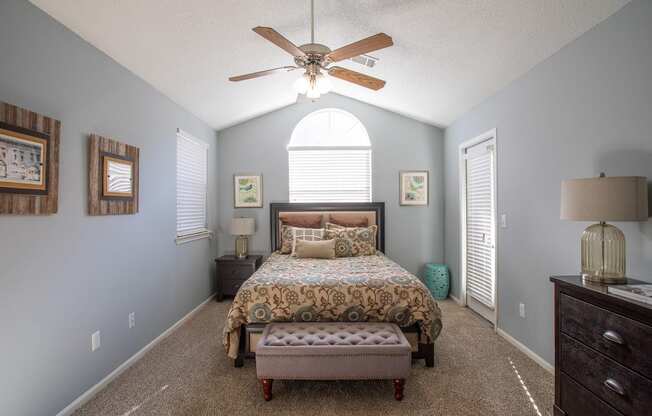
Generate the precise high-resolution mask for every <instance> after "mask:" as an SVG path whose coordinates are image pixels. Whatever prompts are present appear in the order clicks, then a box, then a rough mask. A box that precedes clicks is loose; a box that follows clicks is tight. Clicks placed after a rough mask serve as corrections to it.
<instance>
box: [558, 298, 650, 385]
mask: <svg viewBox="0 0 652 416" xmlns="http://www.w3.org/2000/svg"><path fill="white" fill-rule="evenodd" d="M559 308H560V315H561V319H560V322H559V326H560V329H561V331H562V332H564V333H566V334H568V335H570V336H572V337H573V338H575V339H577V340H580V341H581V342H583V343H584V344H586V345H588V346H589V347H591V348H594V349H596V350H598V351H600V352H601V353H603V354H605V355H607V356H609V357H610V358H613V359H614V360H616V361H618V362H619V363H621V364H623V365H625V366H627V367H629V368H631V369H632V370H635V371H637V372H639V373H641V374H643V375H644V376H646V377H649V378H652V354H650V351H649V346H650V345H651V344H652V327H649V326H647V325H644V324H642V323H640V322H637V321H634V320H631V319H628V318H625V317H624V316H621V315H618V314H616V313H613V312H611V311H608V310H606V309H602V308H600V307H597V306H594V305H591V304H589V303H586V302H584V301H581V300H579V299H576V298H574V297H572V296H568V295H565V294H562V295H561V296H560V303H559Z"/></svg>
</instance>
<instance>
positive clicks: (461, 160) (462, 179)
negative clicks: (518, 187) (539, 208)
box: [458, 128, 499, 330]
mask: <svg viewBox="0 0 652 416" xmlns="http://www.w3.org/2000/svg"><path fill="white" fill-rule="evenodd" d="M496 133H497V132H496V129H495V128H493V129H491V130H489V131H486V132H484V133H482V134H480V135H478V136H476V137H474V138H472V139H469V140H466V141H464V142H462V143H460V145H459V147H458V166H459V175H458V182H459V184H458V185H459V204H460V205H459V212H460V224H459V226H460V228H459V229H460V264H459V270H460V299H459V303H460V304H461V305H462V306H468V305H467V301H466V255H467V253H466V159H465V150H466V149H468V148H469V147H473V146H475V145H477V144H479V143H482V142H485V141H487V140H491V139H493V140H494V146H495V147H494V169H493V175H494V193H495V195H494V206H493V209H494V212H495V214H496V215H495V218H494V230H495V231H496V235H495V236H494V256H495V258H494V276H495V279H496V281H495V282H494V299H495V307H494V313H495V322H493V325H494V330H496V329H497V328H498V305H499V302H498V280H499V279H498V249H499V247H498V230H499V227H498V217H499V214H498V135H497V134H496Z"/></svg>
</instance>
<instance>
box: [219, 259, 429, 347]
mask: <svg viewBox="0 0 652 416" xmlns="http://www.w3.org/2000/svg"><path fill="white" fill-rule="evenodd" d="M278 321H345V322H356V321H381V322H395V323H397V324H398V325H399V326H410V325H412V324H414V323H415V322H416V323H418V324H419V326H420V328H421V331H422V334H423V335H425V337H426V340H429V341H430V342H432V341H434V340H435V339H436V338H437V337H438V336H439V333H440V332H441V327H442V324H441V311H440V310H439V307H438V306H437V303H436V302H435V300H434V299H433V298H432V296H431V295H430V292H428V289H427V288H426V287H425V285H424V284H423V283H421V281H420V280H419V279H418V278H417V277H416V276H414V275H412V274H410V273H409V272H408V271H406V270H405V269H403V268H401V267H400V266H399V265H398V264H396V263H394V262H393V261H392V260H390V259H389V258H387V257H386V256H384V255H383V254H382V253H378V254H377V255H373V256H361V257H341V258H335V259H331V260H324V259H299V258H296V257H291V256H289V255H283V254H278V253H274V254H272V255H271V256H270V257H269V259H268V260H267V261H266V262H265V263H263V265H262V266H261V267H260V269H258V271H256V273H254V274H253V275H252V276H251V277H250V278H249V279H248V280H247V281H246V282H245V283H244V284H243V285H242V286H241V287H240V290H239V291H238V293H237V295H236V296H235V299H234V300H233V305H232V306H231V309H230V310H229V314H228V315H227V320H226V325H225V326H224V339H223V343H224V348H225V349H226V351H227V354H228V356H229V357H231V358H236V357H237V355H238V343H239V337H240V327H241V326H242V325H245V324H249V323H257V322H262V323H267V322H278Z"/></svg>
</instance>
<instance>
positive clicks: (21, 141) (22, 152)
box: [0, 102, 61, 215]
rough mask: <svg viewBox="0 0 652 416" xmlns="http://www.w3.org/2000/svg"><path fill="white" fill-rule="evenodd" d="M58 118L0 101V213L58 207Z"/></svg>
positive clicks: (36, 212)
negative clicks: (54, 118)
mask: <svg viewBox="0 0 652 416" xmlns="http://www.w3.org/2000/svg"><path fill="white" fill-rule="evenodd" d="M60 134H61V122H59V121H57V120H53V119H51V118H49V117H45V116H42V115H40V114H37V113H34V112H32V111H29V110H26V109H22V108H19V107H16V106H13V105H11V104H6V103H3V102H0V214H18V215H42V214H54V213H56V212H57V209H58V198H59V193H58V188H59V138H60Z"/></svg>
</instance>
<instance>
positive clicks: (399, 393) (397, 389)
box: [394, 378, 405, 401]
mask: <svg viewBox="0 0 652 416" xmlns="http://www.w3.org/2000/svg"><path fill="white" fill-rule="evenodd" d="M403 386H405V379H403V378H397V379H395V380H394V398H395V399H396V400H399V401H400V400H403Z"/></svg>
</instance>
